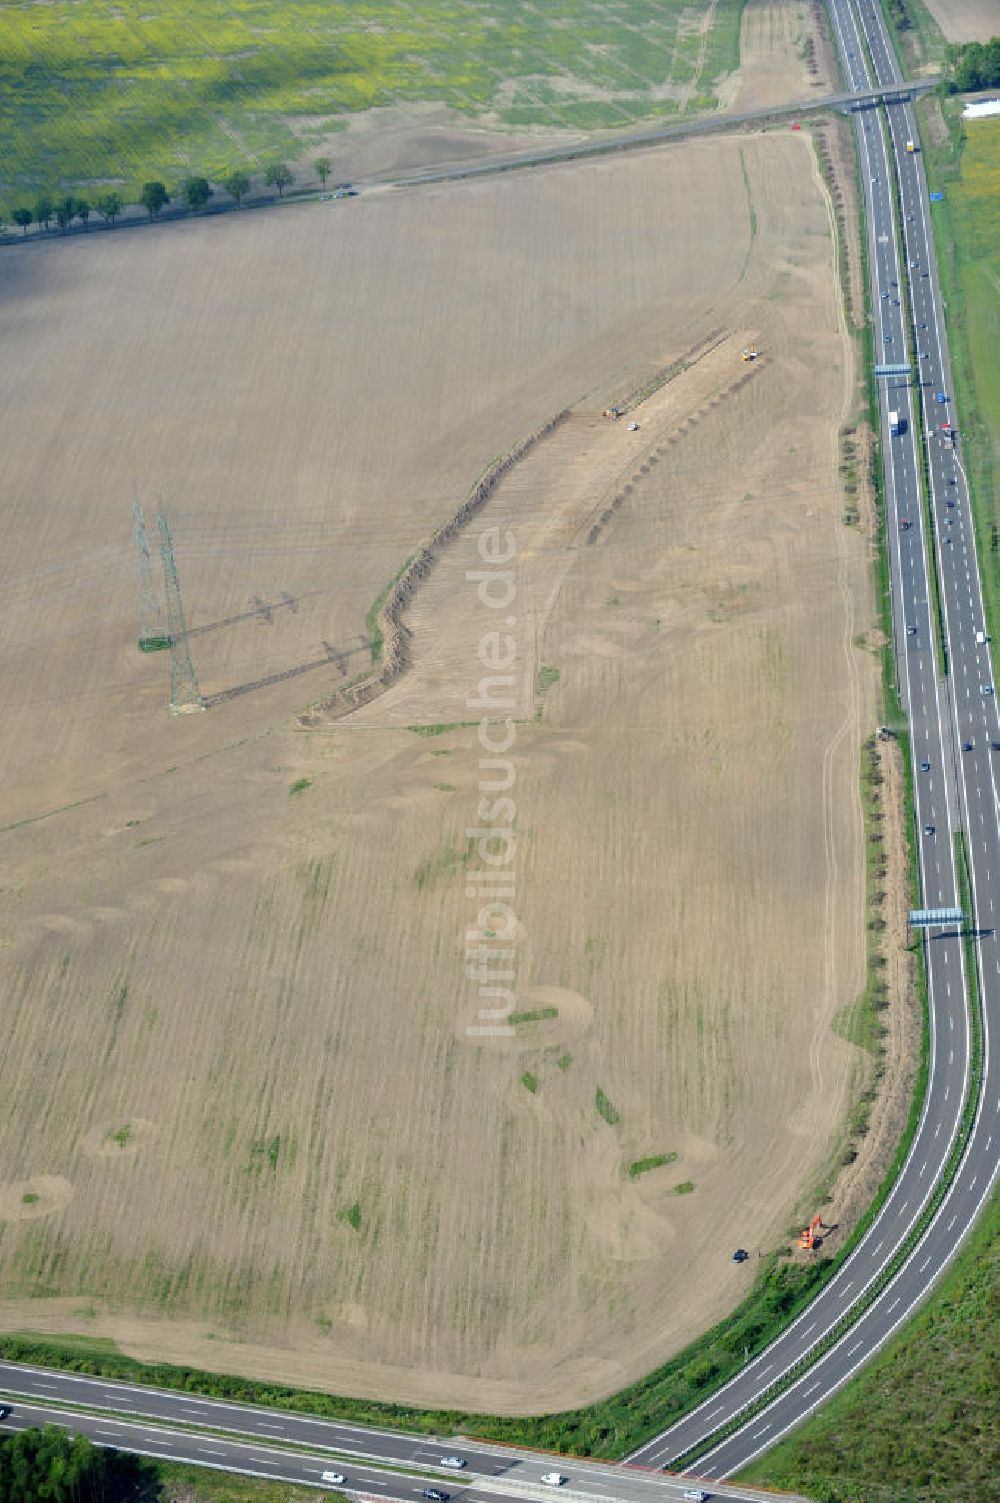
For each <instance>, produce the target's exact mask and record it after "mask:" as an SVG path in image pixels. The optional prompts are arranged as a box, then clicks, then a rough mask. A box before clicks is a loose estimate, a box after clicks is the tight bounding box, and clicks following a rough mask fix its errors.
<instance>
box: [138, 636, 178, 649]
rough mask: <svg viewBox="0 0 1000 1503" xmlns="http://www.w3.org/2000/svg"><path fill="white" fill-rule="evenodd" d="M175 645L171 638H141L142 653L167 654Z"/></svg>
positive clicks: (140, 647)
mask: <svg viewBox="0 0 1000 1503" xmlns="http://www.w3.org/2000/svg"><path fill="white" fill-rule="evenodd" d="M172 646H173V643H172V642H171V640H170V638H169V637H140V638H139V651H140V652H166V651H167V649H168V648H169V647H172Z"/></svg>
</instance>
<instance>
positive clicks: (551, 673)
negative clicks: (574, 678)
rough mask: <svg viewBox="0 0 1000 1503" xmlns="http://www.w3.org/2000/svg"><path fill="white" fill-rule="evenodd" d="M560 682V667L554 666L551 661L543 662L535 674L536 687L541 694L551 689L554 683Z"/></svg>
mask: <svg viewBox="0 0 1000 1503" xmlns="http://www.w3.org/2000/svg"><path fill="white" fill-rule="evenodd" d="M558 682H559V669H558V668H553V667H552V666H551V664H549V663H543V664H542V665H541V667H540V668H539V670H538V672H537V673H536V674H535V688H536V689H537V691H538V693H539V694H544V693H545V692H546V690H547V689H551V688H552V685H553V684H557V683H558Z"/></svg>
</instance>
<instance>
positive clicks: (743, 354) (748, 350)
mask: <svg viewBox="0 0 1000 1503" xmlns="http://www.w3.org/2000/svg"><path fill="white" fill-rule="evenodd" d="M740 359H741V360H742V361H743V362H744V363H746V362H748V361H750V360H756V359H757V346H756V345H755V344H748V345H746V346H745V347H744V348H743V349H742V350H741V351H740Z"/></svg>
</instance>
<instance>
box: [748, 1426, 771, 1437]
mask: <svg viewBox="0 0 1000 1503" xmlns="http://www.w3.org/2000/svg"><path fill="white" fill-rule="evenodd" d="M770 1429H771V1426H770V1425H769V1424H768V1425H763V1426H762V1427H761V1429H759V1430H757V1431H755V1433H754V1434H753V1435H751V1437H750V1439H751V1440H756V1439H757V1438H758V1436H760V1435H766V1434H767V1432H768V1430H770Z"/></svg>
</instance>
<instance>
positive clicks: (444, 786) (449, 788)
mask: <svg viewBox="0 0 1000 1503" xmlns="http://www.w3.org/2000/svg"><path fill="white" fill-rule="evenodd" d="M434 787H435V788H436V789H437V791H438V793H454V792H455V785H454V783H435V784H434Z"/></svg>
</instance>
